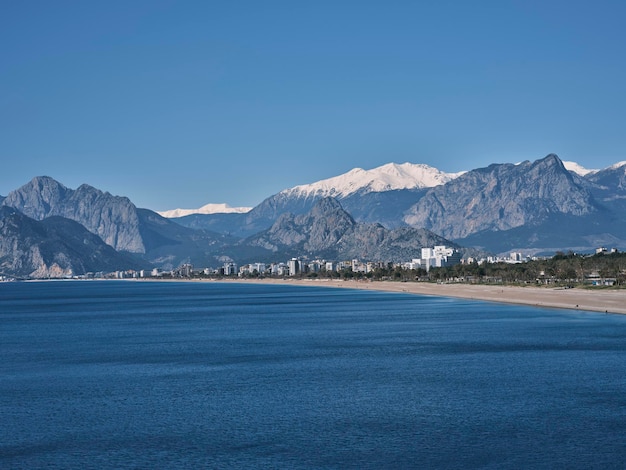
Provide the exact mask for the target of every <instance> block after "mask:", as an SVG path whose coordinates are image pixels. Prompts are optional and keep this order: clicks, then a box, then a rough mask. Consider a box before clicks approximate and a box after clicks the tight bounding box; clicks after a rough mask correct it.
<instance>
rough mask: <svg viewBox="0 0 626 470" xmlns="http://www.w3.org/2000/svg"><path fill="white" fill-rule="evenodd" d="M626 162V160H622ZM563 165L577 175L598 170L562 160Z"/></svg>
mask: <svg viewBox="0 0 626 470" xmlns="http://www.w3.org/2000/svg"><path fill="white" fill-rule="evenodd" d="M623 163H625V164H626V162H623ZM563 166H564V167H565V169H566V170H568V171H571V172H572V173H576V174H577V175H579V176H587V175H590V174H592V173H597V172H598V171H599V170H591V169H589V168H585V167H584V166H582V165H579V164H578V163H576V162H566V161H564V162H563Z"/></svg>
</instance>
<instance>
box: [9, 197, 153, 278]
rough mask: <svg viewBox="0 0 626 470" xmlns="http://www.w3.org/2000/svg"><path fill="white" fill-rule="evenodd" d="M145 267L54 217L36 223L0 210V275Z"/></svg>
mask: <svg viewBox="0 0 626 470" xmlns="http://www.w3.org/2000/svg"><path fill="white" fill-rule="evenodd" d="M148 266H149V264H148V263H145V262H141V261H140V260H138V259H136V258H134V257H132V256H131V255H125V254H121V253H118V252H116V251H115V250H114V249H113V248H112V247H110V246H109V245H107V244H106V243H104V242H103V241H102V240H101V239H100V237H98V236H96V235H94V234H93V233H91V232H89V231H88V230H87V229H86V228H84V227H83V226H82V225H80V224H78V223H77V222H74V221H72V220H69V219H65V218H62V217H58V216H53V217H50V218H47V219H45V220H43V221H37V220H34V219H32V218H30V217H27V216H25V215H24V214H22V213H21V212H19V211H17V210H16V209H13V208H10V207H7V206H4V207H1V206H0V273H2V274H4V275H11V276H16V277H30V278H59V277H67V276H74V275H80V274H85V273H87V272H97V271H105V272H108V271H116V270H126V269H140V268H144V267H148Z"/></svg>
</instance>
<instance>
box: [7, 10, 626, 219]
mask: <svg viewBox="0 0 626 470" xmlns="http://www.w3.org/2000/svg"><path fill="white" fill-rule="evenodd" d="M625 18H626V2H623V1H615V2H610V1H593V2H592V1H585V2H582V1H575V0H573V1H549V0H547V1H532V0H530V1H528V0H527V1H506V0H500V1H480V0H477V1H460V0H459V1H446V0H438V1H428V2H425V1H424V2H421V1H406V2H404V1H393V0H386V1H367V0H362V1H328V2H327V1H323V0H317V1H315V2H300V1H284V2H278V1H271V0H267V1H237V0H231V1H209V0H204V1H163V0H150V1H139V0H125V1H116V0H107V1H104V0H103V1H62V0H55V1H48V0H46V1H32V0H23V1H15V2H12V1H8V0H4V1H2V0H0V59H1V60H0V90H1V92H0V161H1V162H2V166H1V171H0V194H2V195H6V194H7V193H8V192H9V191H10V190H12V189H15V188H17V187H19V186H21V185H22V184H24V183H26V182H28V181H29V180H30V179H31V178H33V177H34V176H38V175H49V176H52V177H54V178H56V179H58V180H59V181H61V182H62V183H64V184H65V185H66V186H69V187H72V188H75V187H77V186H79V185H80V184H82V183H88V184H91V185H93V186H96V187H98V188H99V189H102V190H106V191H109V192H111V193H113V194H118V195H125V196H128V197H130V198H131V200H132V201H133V202H135V203H136V204H137V205H138V206H140V207H148V208H150V209H155V210H164V209H173V208H175V207H186V208H192V207H199V206H201V205H203V204H206V203H209V202H212V203H219V202H227V203H229V204H231V205H234V206H238V205H250V206H252V205H255V204H257V203H259V202H261V201H262V200H263V199H264V198H265V197H267V196H270V195H272V194H274V193H276V192H278V191H280V190H281V189H285V188H288V187H291V186H295V185H297V184H304V183H310V182H313V181H317V180H319V179H323V178H328V177H331V176H336V175H338V174H340V173H344V172H346V171H348V170H350V169H352V168H354V167H361V168H366V169H369V168H374V167H376V166H379V165H382V164H385V163H388V162H397V163H403V162H406V161H409V162H413V163H426V164H429V165H432V166H435V167H437V168H440V169H441V170H444V171H449V172H452V171H460V170H467V169H472V168H477V167H482V166H487V165H489V164H490V163H504V162H512V163H513V162H518V161H522V160H535V159H537V158H542V157H544V156H545V155H547V154H548V153H556V154H558V155H559V156H560V157H561V158H562V159H563V160H574V161H577V162H578V163H580V164H582V165H583V166H586V167H590V168H598V167H605V166H608V165H610V164H613V163H615V162H618V161H621V160H626V132H625V123H626V54H624V46H625V45H626V28H624V24H623V23H624V20H625Z"/></svg>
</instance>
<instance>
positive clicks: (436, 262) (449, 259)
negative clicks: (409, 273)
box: [412, 245, 461, 271]
mask: <svg viewBox="0 0 626 470" xmlns="http://www.w3.org/2000/svg"><path fill="white" fill-rule="evenodd" d="M416 261H418V260H415V259H414V260H413V261H412V263H414V264H417V263H415V262H416ZM419 262H420V265H421V267H422V268H424V269H425V270H426V271H428V270H430V268H442V267H446V266H454V265H455V264H459V263H460V262H461V253H459V252H458V251H456V250H455V249H454V248H448V247H446V246H445V245H437V246H435V247H434V248H422V258H421V259H420V260H419Z"/></svg>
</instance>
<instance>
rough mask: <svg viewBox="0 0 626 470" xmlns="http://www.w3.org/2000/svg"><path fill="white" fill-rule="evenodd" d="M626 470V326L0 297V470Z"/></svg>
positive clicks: (142, 297)
mask: <svg viewBox="0 0 626 470" xmlns="http://www.w3.org/2000/svg"><path fill="white" fill-rule="evenodd" d="M44 467H45V468H290V469H291V468H337V469H344V468H494V469H495V468H581V469H583V468H584V469H588V468H599V469H600V468H601V469H605V468H626V317H624V316H617V315H602V314H595V313H583V312H574V311H559V310H547V309H536V308H527V307H519V306H508V305H499V304H492V303H485V302H477V301H463V300H456V299H455V300H453V299H448V298H437V297H426V296H415V295H406V294H388V293H381V292H370V291H351V290H344V289H331V288H318V287H295V286H264V285H250V284H230V283H148V282H145V283H142V282H45V283H43V282H42V283H3V284H0V468H44Z"/></svg>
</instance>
